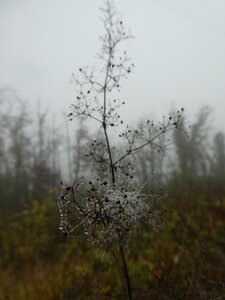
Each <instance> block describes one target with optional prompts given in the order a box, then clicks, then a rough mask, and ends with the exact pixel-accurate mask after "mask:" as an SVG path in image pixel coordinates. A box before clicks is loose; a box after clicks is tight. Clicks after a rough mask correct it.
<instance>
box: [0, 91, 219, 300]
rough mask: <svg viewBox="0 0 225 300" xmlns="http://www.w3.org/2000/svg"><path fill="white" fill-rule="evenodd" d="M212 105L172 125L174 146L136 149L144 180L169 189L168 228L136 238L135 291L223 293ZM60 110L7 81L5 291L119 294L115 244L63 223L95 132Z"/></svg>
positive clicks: (1, 135) (3, 116)
mask: <svg viewBox="0 0 225 300" xmlns="http://www.w3.org/2000/svg"><path fill="white" fill-rule="evenodd" d="M210 114H211V112H210V109H209V108H208V107H203V108H202V109H201V110H200V111H199V113H198V115H197V116H196V118H195V121H194V122H193V123H192V124H191V127H190V129H189V130H188V133H187V134H185V133H184V132H183V131H182V130H175V131H173V133H172V134H171V136H170V137H169V138H170V140H171V141H170V144H171V146H169V149H168V153H167V154H166V155H165V154H164V153H162V152H161V151H160V149H153V148H150V149H145V150H144V151H140V152H139V153H138V155H137V158H136V163H135V165H136V169H135V178H136V181H138V182H139V183H142V184H143V186H144V191H145V192H146V193H147V192H149V191H156V192H157V193H161V192H162V193H163V194H164V195H167V197H165V200H164V201H163V202H164V203H163V204H162V222H163V225H162V230H161V231H159V232H158V233H155V234H152V233H151V228H142V229H141V232H140V234H139V236H138V238H137V240H136V241H135V242H134V243H133V245H131V246H130V247H131V250H130V254H129V255H130V256H129V257H130V258H129V262H128V263H129V266H130V270H131V280H132V282H133V285H134V299H140V298H142V299H224V298H222V297H225V282H224V278H225V272H224V270H225V268H224V266H225V257H224V253H225V226H224V225H225V133H224V132H223V131H221V132H217V133H214V134H213V133H212V131H211V124H210ZM58 120H59V119H58V118H53V117H52V116H50V114H49V113H48V111H47V110H45V109H42V108H41V107H40V105H39V106H38V109H37V110H36V111H34V110H32V109H31V108H30V107H29V105H28V103H27V102H26V101H22V100H21V99H20V98H19V97H18V96H17V95H16V93H15V92H14V91H13V90H11V89H8V88H4V89H1V90H0V195H1V196H0V216H1V221H0V282H1V285H0V299H29V300H30V299H121V298H123V296H124V295H123V287H122V286H121V282H120V279H119V278H118V276H117V274H116V270H115V268H114V266H113V264H114V262H113V260H112V259H111V258H110V256H109V254H107V253H105V254H104V257H103V255H102V253H101V250H96V249H94V248H93V247H91V246H90V245H88V244H87V243H86V242H85V241H84V240H82V239H66V238H65V237H63V236H61V234H60V233H59V231H58V228H57V226H58V222H59V218H58V212H57V209H56V203H55V199H56V197H58V195H59V192H60V182H61V181H67V182H71V181H72V180H73V179H74V178H78V177H80V176H82V175H83V174H85V173H87V172H89V171H88V170H89V169H90V168H91V165H90V162H89V160H88V158H87V157H86V156H85V151H84V149H85V145H86V143H87V142H91V141H92V134H91V133H90V132H89V130H88V128H87V127H85V126H84V124H83V122H82V121H80V122H79V123H76V124H75V126H74V127H73V129H72V130H71V127H69V125H68V123H69V121H68V120H67V119H66V117H62V121H58ZM184 121H185V120H184ZM184 123H185V122H184ZM164 142H165V143H168V142H167V141H166V140H165V141H164ZM158 150H159V151H158ZM100 175H101V174H100ZM131 244H132V242H131ZM103 252H104V251H103ZM21 274H23V275H21ZM140 281H141V284H138V285H135V282H136V283H137V282H140ZM210 297H211V298H210ZM213 297H214V298H213ZM216 297H217V298H216Z"/></svg>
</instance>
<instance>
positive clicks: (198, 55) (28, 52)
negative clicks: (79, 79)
mask: <svg viewBox="0 0 225 300" xmlns="http://www.w3.org/2000/svg"><path fill="white" fill-rule="evenodd" d="M102 4H103V1H101V0H95V1H88V0H82V1H81V0H65V1H59V0H45V1H37V0H33V1H28V0H20V1H15V0H1V1H0V40H1V48H0V65H1V68H0V86H1V87H4V86H10V87H12V88H14V89H15V90H16V91H17V93H18V94H19V96H20V97H21V98H23V99H26V100H27V101H29V103H30V104H31V105H36V103H37V99H40V101H41V102H42V103H43V106H45V105H46V107H47V106H49V107H50V108H51V110H53V111H54V112H60V111H62V110H63V111H68V110H69V105H70V103H72V102H73V98H74V96H75V88H74V86H73V84H71V83H70V78H71V74H72V73H73V72H76V70H78V68H79V67H80V66H83V65H92V64H96V63H97V61H96V59H95V57H96V53H97V52H98V49H99V47H100V42H99V35H100V34H101V33H102V32H103V27H102V24H101V20H100V16H101V12H100V11H99V7H100V6H102ZM115 4H116V7H117V9H118V10H119V11H120V12H121V14H122V17H123V20H124V23H125V25H126V27H128V28H130V29H131V32H132V34H133V36H134V37H135V38H134V39H132V40H130V41H129V42H127V44H126V48H127V50H128V53H129V55H130V57H131V58H132V60H133V62H134V64H135V66H136V67H135V70H134V73H132V74H131V76H130V78H129V79H128V81H127V82H124V84H123V89H122V92H121V97H122V98H123V99H124V100H126V103H127V105H126V110H125V111H124V113H125V114H126V117H125V119H126V118H127V119H128V120H138V119H140V118H141V117H143V116H147V115H150V116H152V115H156V116H157V117H158V116H159V117H160V116H161V115H162V114H165V113H167V112H168V111H169V110H170V109H171V107H177V108H180V107H184V108H185V111H186V113H187V115H188V116H189V118H190V119H191V118H192V115H194V114H196V112H197V111H198V110H199V108H200V107H201V106H202V105H204V104H208V105H210V106H211V107H212V108H213V111H214V114H213V118H214V125H215V126H216V127H217V128H219V127H222V130H223V127H224V126H225V122H224V116H223V111H224V97H225V85H224V80H225V55H224V51H225V3H224V1H222V0H217V1H213V0H198V1H196V0H188V1H184V0H182V1H180V0H139V1H136V0H135V1H128V0H123V1H118V0H117V1H115Z"/></svg>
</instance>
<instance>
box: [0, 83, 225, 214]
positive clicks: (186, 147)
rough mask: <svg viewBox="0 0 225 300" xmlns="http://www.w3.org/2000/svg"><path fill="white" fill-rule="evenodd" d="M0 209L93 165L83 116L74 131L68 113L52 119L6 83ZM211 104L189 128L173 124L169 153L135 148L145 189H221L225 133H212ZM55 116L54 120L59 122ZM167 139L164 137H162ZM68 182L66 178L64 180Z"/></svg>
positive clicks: (187, 193)
mask: <svg viewBox="0 0 225 300" xmlns="http://www.w3.org/2000/svg"><path fill="white" fill-rule="evenodd" d="M0 108H1V110H0V126H1V130H0V161H1V164H0V191H1V203H0V207H1V211H2V212H6V213H7V212H10V213H11V212H16V211H20V210H22V209H23V208H24V205H26V204H27V203H29V202H30V201H32V200H41V199H43V198H44V197H46V196H47V195H48V191H49V190H51V189H53V188H60V182H61V181H70V182H71V181H72V180H73V179H74V178H79V177H81V176H82V175H83V174H84V173H85V172H86V173H87V172H88V170H89V169H90V168H91V166H90V163H89V161H88V158H87V157H86V156H85V146H86V143H87V142H91V141H92V135H93V133H89V132H88V129H87V127H85V126H84V124H83V122H82V121H80V123H76V125H75V126H74V127H73V132H71V128H69V126H68V123H69V120H68V119H66V116H63V117H62V120H59V118H58V119H57V120H56V119H54V118H53V117H50V116H49V113H48V110H46V109H45V110H44V109H41V108H40V106H39V107H38V109H37V110H36V112H35V111H34V110H31V108H30V107H29V106H28V103H27V102H24V101H22V100H21V99H19V98H18V96H17V95H16V94H15V93H14V92H13V90H10V89H1V90H0ZM209 117H210V108H209V107H207V106H205V107H203V108H202V109H201V110H200V111H199V113H198V115H197V116H196V120H195V121H194V123H193V124H192V125H191V127H190V129H189V130H188V132H187V134H185V133H184V132H183V131H182V130H175V131H174V132H173V134H172V136H171V137H170V139H171V141H170V144H171V147H170V150H169V151H168V153H166V154H165V153H162V152H161V151H160V150H159V149H156V148H153V147H152V146H150V147H149V149H144V150H143V151H140V152H139V153H138V157H137V160H136V163H135V164H136V166H135V170H134V172H135V177H136V180H137V181H138V182H139V183H142V184H144V187H145V189H147V190H149V189H155V188H156V189H158V188H165V189H166V190H167V191H168V192H169V191H171V192H172V193H181V194H182V198H183V200H185V198H187V199H189V200H190V198H195V197H196V193H204V194H205V195H206V196H207V197H208V198H209V199H210V197H211V195H217V196H218V198H221V197H223V195H224V192H225V190H224V184H223V183H224V180H225V133H224V132H222V131H221V132H217V133H216V134H214V135H213V134H212V132H211V125H210V118H209ZM57 122H58V124H57ZM165 143H167V141H165ZM67 183H69V182H67Z"/></svg>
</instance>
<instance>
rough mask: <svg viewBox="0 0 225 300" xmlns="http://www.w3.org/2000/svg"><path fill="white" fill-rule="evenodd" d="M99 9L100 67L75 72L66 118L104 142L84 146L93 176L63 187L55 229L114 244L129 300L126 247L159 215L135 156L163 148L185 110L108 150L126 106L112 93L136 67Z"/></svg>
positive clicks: (115, 20)
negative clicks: (137, 174) (137, 178)
mask: <svg viewBox="0 0 225 300" xmlns="http://www.w3.org/2000/svg"><path fill="white" fill-rule="evenodd" d="M101 11H102V13H103V18H102V21H103V25H104V29H105V33H104V35H103V36H101V37H100V40H101V42H102V48H101V51H100V53H99V54H98V66H99V68H98V69H97V68H90V67H83V68H80V69H79V72H78V75H75V74H73V76H72V77H73V81H74V83H75V86H76V89H77V91H76V92H77V97H76V100H75V103H74V104H72V105H71V113H70V114H69V115H68V117H69V119H70V120H72V119H73V118H76V117H80V118H82V119H86V118H87V119H88V118H89V119H93V120H95V121H96V122H97V123H99V125H100V128H101V130H102V133H103V138H96V139H94V140H93V141H91V142H90V143H88V147H87V152H86V156H87V157H89V158H91V159H92V161H93V164H94V171H93V175H92V177H91V178H89V179H86V180H85V179H84V178H83V179H78V178H76V179H75V181H74V183H73V184H72V185H68V186H67V185H63V186H62V191H61V195H60V197H59V198H58V200H57V202H58V207H59V212H60V216H61V222H60V227H59V228H60V230H62V232H63V233H64V235H65V236H76V235H77V234H78V231H79V229H82V230H80V231H83V232H84V233H85V234H86V236H87V238H88V239H89V240H90V241H91V242H92V243H93V244H97V245H99V246H105V247H107V246H109V245H112V243H115V242H117V243H118V245H119V253H120V257H121V262H122V269H123V274H124V278H125V280H126V285H127V290H128V296H129V299H132V292H131V284H130V278H129V273H128V268H127V262H126V258H125V251H124V246H125V244H126V241H127V239H128V237H129V235H130V234H131V233H132V232H134V231H135V230H136V229H137V228H138V227H139V225H140V224H141V223H142V222H144V221H145V222H146V221H148V222H150V223H151V224H152V225H153V227H154V224H155V223H156V220H157V217H158V211H157V210H156V209H155V207H154V201H153V200H154V197H153V196H152V195H143V193H142V187H136V188H134V183H133V170H134V168H135V154H136V153H137V152H138V151H140V150H141V149H143V148H145V147H149V146H150V147H151V148H155V149H157V150H159V151H161V150H163V148H164V144H163V143H162V142H161V141H162V139H163V140H164V136H165V134H166V133H167V132H168V131H170V130H171V129H174V128H178V127H179V125H180V122H181V121H182V118H181V115H182V111H183V109H181V111H178V112H176V113H174V114H169V116H168V118H166V117H163V121H162V122H159V123H158V124H155V123H154V122H152V121H149V120H147V121H146V122H145V123H144V124H143V125H142V126H140V127H139V128H137V129H133V128H131V127H129V126H126V127H125V129H124V130H123V131H122V132H121V133H120V134H119V136H118V138H119V139H120V144H121V143H123V145H124V147H123V148H125V149H126V150H125V151H124V152H123V153H121V150H120V149H118V147H116V146H114V145H113V146H112V139H110V135H109V132H110V130H111V129H112V128H114V127H117V126H119V125H122V124H123V120H121V117H120V115H119V112H118V109H119V107H120V105H123V104H125V102H124V101H120V99H118V98H117V97H116V94H117V93H118V92H119V91H120V86H121V83H122V81H123V79H126V78H127V77H128V75H129V74H130V73H131V72H132V71H133V68H134V65H133V64H132V63H131V60H130V59H129V57H128V56H127V52H126V51H121V50H120V46H122V44H123V42H124V41H125V40H128V39H130V38H132V36H131V34H130V33H128V32H127V31H126V29H125V27H124V24H123V21H122V20H121V17H120V15H119V14H118V13H117V11H116V9H115V7H114V3H113V2H112V1H111V0H106V1H105V6H104V8H102V9H101ZM123 127H124V125H123ZM117 145H118V143H117ZM81 186H82V189H81V190H82V192H80V187H81ZM84 187H87V188H86V189H85V188H84ZM80 194H81V196H80Z"/></svg>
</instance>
